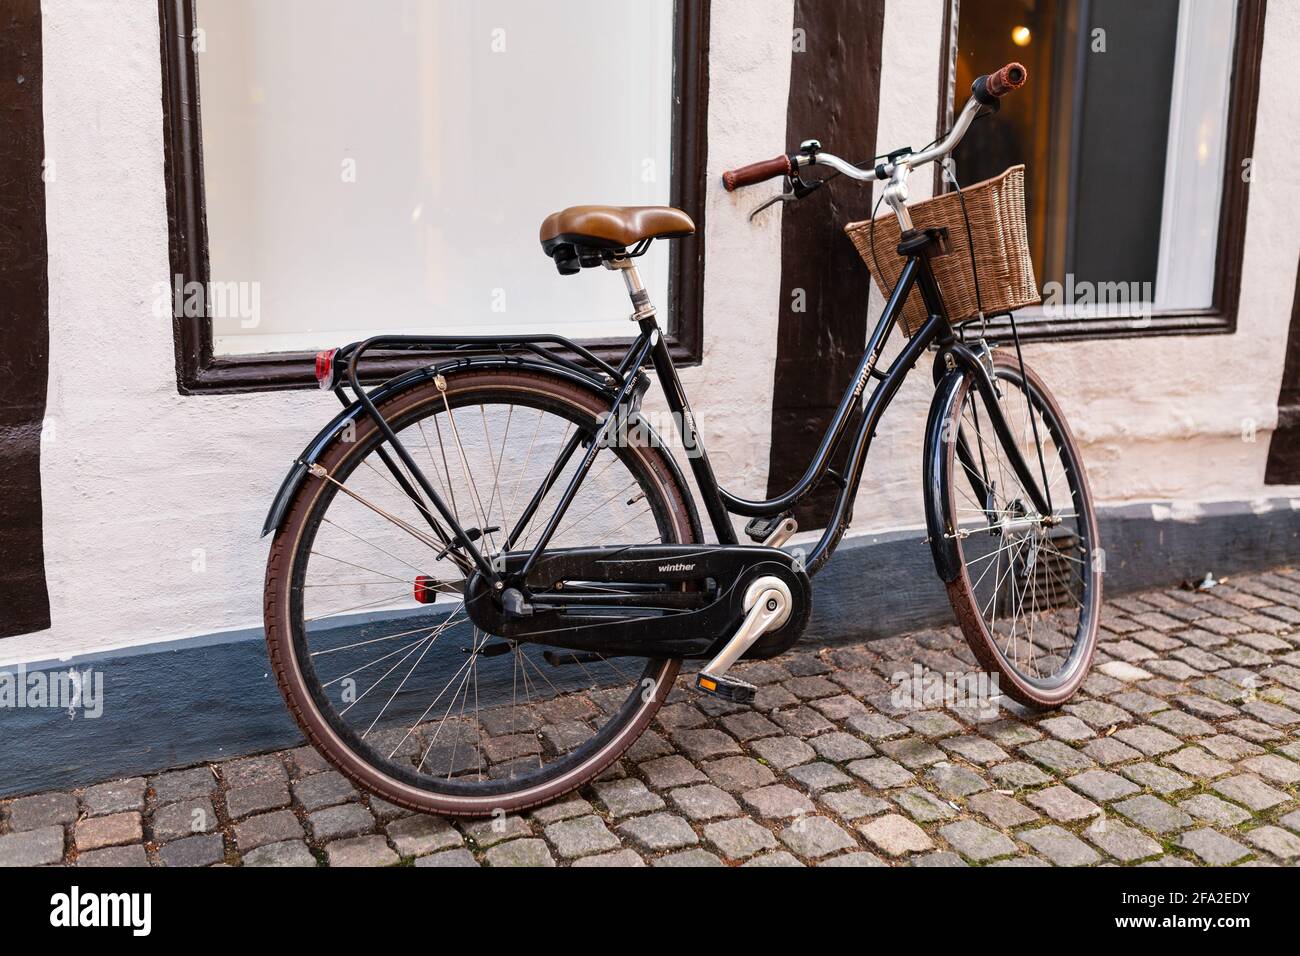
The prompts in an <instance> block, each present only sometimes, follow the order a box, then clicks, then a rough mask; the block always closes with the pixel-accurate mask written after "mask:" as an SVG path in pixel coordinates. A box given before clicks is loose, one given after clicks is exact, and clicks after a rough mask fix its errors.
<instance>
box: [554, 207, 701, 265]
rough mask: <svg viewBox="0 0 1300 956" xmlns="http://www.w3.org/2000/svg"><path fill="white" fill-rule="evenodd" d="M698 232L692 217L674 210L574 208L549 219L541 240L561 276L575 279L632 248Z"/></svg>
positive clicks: (659, 208)
mask: <svg viewBox="0 0 1300 956" xmlns="http://www.w3.org/2000/svg"><path fill="white" fill-rule="evenodd" d="M694 232H695V223H694V222H693V221H692V220H691V217H690V216H688V215H687V214H686V213H684V212H682V211H681V210H680V209H674V208H673V207H671V206H570V207H569V208H568V209H562V210H560V211H559V212H556V213H551V215H549V216H547V217H546V219H545V221H544V222H543V223H542V229H541V240H542V251H543V252H545V253H546V254H547V255H548V256H550V257H551V258H552V259H554V260H555V267H556V268H557V269H559V270H560V275H573V274H574V273H576V272H578V271H579V270H580V269H583V268H589V267H591V266H598V265H600V264H601V263H603V262H604V261H605V260H606V259H608V258H610V257H611V256H612V255H615V254H622V253H624V252H626V250H627V248H628V247H629V246H636V245H638V244H640V243H645V244H649V242H650V241H651V240H654V239H678V238H681V237H682V236H689V235H692V234H694Z"/></svg>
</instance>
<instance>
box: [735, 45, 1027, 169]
mask: <svg viewBox="0 0 1300 956" xmlns="http://www.w3.org/2000/svg"><path fill="white" fill-rule="evenodd" d="M1028 79H1029V71H1028V70H1027V69H1025V67H1024V64H1022V63H1008V64H1007V65H1006V66H1004V67H1002V69H1000V70H998V71H997V72H995V73H990V74H986V75H984V76H981V77H979V78H977V79H976V80H975V82H974V83H972V84H971V98H970V99H969V100H967V101H966V105H965V106H964V107H963V108H962V111H961V113H960V114H959V115H958V117H957V119H956V120H955V121H954V122H953V125H952V129H950V130H949V131H948V135H947V136H945V137H944V138H943V140H942V141H941V142H939V143H937V144H935V145H934V146H931V147H930V148H928V149H924V150H922V151H921V152H919V153H912V152H905V153H899V154H890V155H891V160H890V162H887V163H881V164H880V165H878V166H876V167H875V168H874V169H872V168H867V169H863V168H862V167H860V166H855V165H853V164H852V163H849V162H846V161H845V160H842V159H840V158H839V157H838V156H834V155H832V154H830V153H827V152H822V151H821V150H809V151H806V152H804V153H802V154H796V155H791V156H784V155H783V156H776V157H773V158H772V159H767V160H763V161H762V162H758V163H751V164H749V165H748V166H742V167H740V168H739V169H729V170H727V171H726V172H725V173H723V174H722V185H723V186H724V187H725V188H726V190H727V192H734V191H735V190H737V189H739V188H740V187H741V186H752V185H754V184H755V183H761V182H764V181H765V180H768V179H775V178H776V177H778V176H793V175H794V174H795V172H796V171H797V170H798V169H799V167H802V166H810V165H820V166H829V167H831V168H832V169H834V170H835V171H836V172H838V173H841V174H843V175H845V176H848V177H849V178H850V179H857V180H866V179H890V178H892V177H894V176H895V174H896V172H899V171H901V174H902V175H903V178H904V179H905V178H906V172H907V170H910V169H915V168H916V167H917V166H923V165H925V164H926V163H931V162H934V161H935V160H936V159H939V158H940V157H942V156H946V155H947V154H948V153H950V152H952V151H953V150H954V149H955V148H956V147H957V144H958V143H960V142H961V140H962V137H964V136H965V135H966V131H967V130H968V129H970V125H971V123H973V122H974V121H975V116H976V114H978V113H979V111H980V108H981V107H986V108H989V109H993V110H996V109H997V108H998V105H999V100H1000V99H1001V98H1002V97H1004V96H1006V95H1007V94H1008V93H1011V92H1012V91H1014V90H1018V89H1020V87H1022V86H1024V85H1025V82H1026V81H1027V80H1028Z"/></svg>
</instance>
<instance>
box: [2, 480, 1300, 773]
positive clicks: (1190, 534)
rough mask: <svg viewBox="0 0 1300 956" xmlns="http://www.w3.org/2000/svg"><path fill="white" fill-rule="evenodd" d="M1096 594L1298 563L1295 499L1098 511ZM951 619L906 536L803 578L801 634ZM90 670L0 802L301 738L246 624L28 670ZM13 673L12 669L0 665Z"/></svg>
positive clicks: (15, 727)
mask: <svg viewBox="0 0 1300 956" xmlns="http://www.w3.org/2000/svg"><path fill="white" fill-rule="evenodd" d="M1101 539H1102V542H1103V544H1104V546H1105V548H1106V558H1107V570H1106V585H1105V586H1106V593H1107V594H1109V595H1112V596H1114V595H1118V594H1124V593H1128V592H1131V591H1138V590H1143V589H1147V588H1152V587H1161V586H1176V585H1177V584H1179V583H1180V582H1182V581H1187V580H1199V579H1200V578H1202V577H1203V576H1204V575H1205V573H1206V572H1207V571H1211V572H1213V573H1214V574H1215V575H1216V576H1218V577H1221V576H1223V575H1227V574H1233V573H1239V572H1242V571H1249V570H1257V569H1263V568H1269V567H1276V566H1278V565H1282V564H1287V563H1288V562H1291V561H1295V560H1297V559H1300V506H1293V505H1292V502H1291V501H1290V500H1289V499H1277V500H1272V501H1268V502H1250V503H1247V502H1232V503H1223V504H1214V505H1208V506H1205V507H1203V508H1202V509H1201V510H1200V511H1199V512H1198V513H1197V514H1196V515H1194V516H1185V515H1182V514H1179V513H1178V512H1177V511H1175V510H1172V509H1170V508H1166V507H1163V506H1160V505H1155V506H1152V505H1150V504H1143V505H1130V506H1123V507H1118V508H1112V509H1108V510H1106V511H1105V512H1104V513H1103V515H1102V518H1101ZM950 623H952V612H951V610H950V609H949V607H948V602H947V598H946V597H945V595H944V591H943V587H942V586H941V585H940V583H939V581H938V579H937V578H936V577H935V574H934V566H933V564H932V563H931V560H930V552H929V547H928V546H927V545H926V544H925V543H924V541H923V540H922V538H921V536H920V535H919V534H918V533H917V532H899V533H892V534H886V535H875V536H865V537H860V538H853V539H850V540H848V541H846V542H845V543H844V544H843V545H842V546H841V548H840V549H839V551H837V552H836V554H835V557H834V559H833V560H832V561H831V562H830V563H829V564H828V565H827V566H826V569H825V570H824V571H823V572H822V573H821V574H820V575H819V576H818V577H817V579H816V594H815V597H814V612H813V617H812V621H811V623H810V625H809V628H808V632H807V634H806V636H805V637H804V639H803V640H804V641H805V642H808V643H814V644H818V643H844V642H852V641H862V640H869V639H872V638H877V637H885V636H888V635H892V634H899V633H902V632H905V631H908V630H914V629H918V628H925V627H933V626H938V625H946V624H950ZM69 668H77V669H78V670H83V671H84V670H86V669H91V670H92V672H95V673H99V674H102V675H103V713H102V715H101V716H100V717H98V718H93V719H92V718H88V717H85V716H82V715H81V714H80V712H78V715H77V716H75V717H71V716H69V714H68V712H67V711H66V710H62V709H55V708H48V707H47V708H14V709H6V710H0V771H2V772H0V796H10V795H14V794H19V793H28V792H34V791H38V790H47V789H51V788H59V787H72V786H80V785H85V784H89V783H94V782H97V781H99V780H105V779H109V778H113V777H119V776H130V775H134V774H147V773H152V772H155V771H158V770H162V769H164V768H167V767H175V766H181V765H185V764H192V763H198V762H201V761H205V760H224V759H227V758H229V757H233V756H238V755H240V754H245V753H253V752H256V751H261V750H270V749H275V748H279V747H289V746H294V745H296V744H298V743H300V742H301V737H300V735H299V734H298V730H297V728H296V727H295V726H294V724H293V722H292V721H291V720H290V719H289V716H288V714H287V712H286V711H285V708H284V704H283V701H282V700H281V698H280V694H279V692H278V690H277V689H276V685H275V680H274V678H273V677H272V676H271V674H270V673H269V666H268V663H267V658H266V649H265V646H264V645H263V643H262V635H261V632H260V630H250V631H244V632H235V633H227V634H222V635H217V636H214V637H208V638H195V639H190V640H185V641H177V642H173V643H169V644H164V645H150V646H148V647H145V648H140V649H138V650H133V651H117V652H112V653H107V654H97V655H90V656H86V657H82V658H76V659H73V660H70V661H62V662H50V661H47V662H42V663H38V664H31V665H28V666H27V668H26V670H27V673H28V674H29V675H31V674H34V673H38V672H44V673H49V674H57V673H58V672H59V671H63V672H66V671H67V670H68V669H69ZM3 670H8V671H13V668H3Z"/></svg>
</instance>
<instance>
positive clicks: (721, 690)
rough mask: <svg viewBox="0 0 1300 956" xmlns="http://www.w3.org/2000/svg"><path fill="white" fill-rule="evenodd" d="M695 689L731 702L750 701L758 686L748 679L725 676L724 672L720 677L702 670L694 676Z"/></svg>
mask: <svg viewBox="0 0 1300 956" xmlns="http://www.w3.org/2000/svg"><path fill="white" fill-rule="evenodd" d="M695 689H696V690H699V691H703V692H704V693H706V694H710V695H712V696H713V697H717V698H718V699H719V700H726V701H730V702H731V703H733V704H749V703H752V702H753V700H754V695H755V694H757V693H758V688H757V687H755V686H754V685H753V684H751V683H749V681H743V680H741V679H740V678H739V677H727V676H726V675H725V674H724V675H723V676H722V677H712V676H710V675H708V674H705V673H704V672H703V671H701V672H700V675H699V676H698V677H696V678H695Z"/></svg>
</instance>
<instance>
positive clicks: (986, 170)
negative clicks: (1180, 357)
mask: <svg viewBox="0 0 1300 956" xmlns="http://www.w3.org/2000/svg"><path fill="white" fill-rule="evenodd" d="M1263 7H1264V4H1263V2H1262V0H1181V2H1180V0H1150V2H1143V3H1133V2H1131V0H981V2H980V3H968V4H961V5H960V6H959V5H958V0H954V3H953V6H952V9H951V10H950V16H953V15H956V20H955V23H956V30H955V34H956V36H955V49H954V51H953V56H952V60H951V62H950V66H949V70H950V75H951V76H952V78H953V83H952V89H950V90H948V91H947V93H948V95H947V97H945V99H946V102H945V103H944V104H943V109H942V111H941V112H942V117H941V119H942V125H944V127H945V128H946V124H947V122H948V118H949V117H951V115H952V114H951V111H952V108H953V100H954V99H956V100H957V101H958V102H959V103H960V101H962V100H964V97H965V95H966V91H967V90H969V88H970V84H971V82H972V81H973V80H974V79H975V77H976V76H977V75H979V73H982V72H986V71H988V70H989V69H992V68H995V67H997V66H999V65H1001V64H1002V63H1005V62H1008V61H1010V60H1019V61H1021V62H1023V63H1024V64H1025V65H1026V66H1027V67H1028V68H1029V75H1030V82H1029V84H1028V85H1027V86H1026V87H1025V89H1024V90H1023V91H1022V92H1020V93H1017V94H1016V97H1015V100H1014V101H1008V103H1007V106H1006V108H1005V109H1004V110H1003V112H1002V113H1001V114H1000V115H999V117H998V119H997V120H996V121H983V122H981V123H980V125H979V126H977V127H976V130H977V135H972V136H970V137H968V138H967V140H966V142H964V143H963V144H962V146H961V147H960V148H959V149H958V150H957V151H956V153H955V157H954V158H955V159H956V163H957V172H958V177H959V179H960V181H961V182H962V183H963V184H969V183H974V182H977V181H979V180H981V179H984V178H987V177H989V176H993V175H996V174H998V173H1000V172H1001V171H1002V170H1003V169H1005V168H1006V167H1008V166H1011V165H1014V164H1016V163H1024V164H1025V166H1026V183H1025V186H1026V211H1027V214H1028V225H1029V237H1030V250H1031V253H1032V256H1033V260H1034V266H1035V271H1036V273H1037V277H1038V280H1039V284H1040V286H1041V287H1042V290H1043V293H1044V305H1043V307H1041V308H1040V309H1036V310H1027V312H1026V319H1027V321H1026V323H1025V324H1024V325H1023V326H1022V328H1023V329H1024V331H1026V332H1028V333H1029V334H1031V335H1034V336H1047V337H1057V336H1061V335H1085V336H1092V335H1101V334H1125V335H1133V334H1153V333H1162V332H1163V333H1175V332H1177V333H1186V332H1189V331H1205V332H1224V331H1232V329H1233V328H1235V322H1236V304H1237V295H1238V289H1239V276H1240V265H1241V249H1242V239H1243V234H1244V226H1245V209H1246V199H1247V190H1248V185H1249V176H1250V172H1251V170H1250V149H1251V144H1252V142H1253V139H1254V114H1255V102H1256V97H1257V89H1258V76H1259V51H1260V46H1261V43H1262V34H1263ZM950 22H952V21H950Z"/></svg>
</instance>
